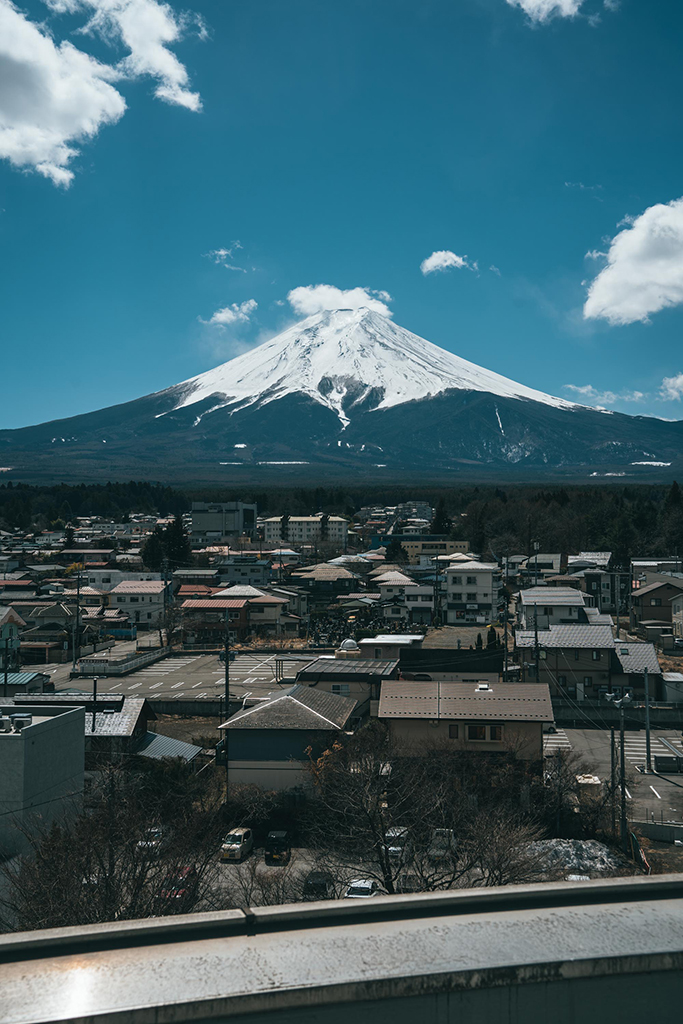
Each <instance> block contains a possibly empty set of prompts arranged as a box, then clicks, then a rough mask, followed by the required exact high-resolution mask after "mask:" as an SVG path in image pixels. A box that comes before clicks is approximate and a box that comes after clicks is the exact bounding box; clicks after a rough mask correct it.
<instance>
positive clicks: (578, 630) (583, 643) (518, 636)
mask: <svg viewBox="0 0 683 1024" xmlns="http://www.w3.org/2000/svg"><path fill="white" fill-rule="evenodd" d="M535 643H536V633H535V631H534V630H533V629H518V630H516V632H515V645H516V646H517V647H533V646H534V645H535ZM538 644H539V647H544V648H546V649H554V648H560V647H569V648H575V647H586V648H594V649H596V650H597V649H599V648H605V647H614V637H613V636H612V628H611V626H602V625H600V626H598V625H593V624H592V623H590V622H587V623H582V622H577V623H572V624H569V625H557V626H555V625H551V626H549V628H548V629H539V631H538Z"/></svg>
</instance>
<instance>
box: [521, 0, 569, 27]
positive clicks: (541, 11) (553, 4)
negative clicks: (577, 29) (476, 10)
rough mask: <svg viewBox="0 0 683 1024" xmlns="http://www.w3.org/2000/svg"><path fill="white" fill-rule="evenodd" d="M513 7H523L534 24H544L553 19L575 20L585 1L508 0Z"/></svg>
mask: <svg viewBox="0 0 683 1024" xmlns="http://www.w3.org/2000/svg"><path fill="white" fill-rule="evenodd" d="M507 2H508V4H509V5H510V6H511V7H521V9H522V10H523V11H524V13H525V14H526V15H528V17H529V19H530V20H531V21H532V22H536V23H539V24H542V23H543V22H545V21H549V20H550V19H551V18H556V17H558V18H574V17H576V15H577V14H578V13H579V10H580V8H581V5H582V3H583V0H507Z"/></svg>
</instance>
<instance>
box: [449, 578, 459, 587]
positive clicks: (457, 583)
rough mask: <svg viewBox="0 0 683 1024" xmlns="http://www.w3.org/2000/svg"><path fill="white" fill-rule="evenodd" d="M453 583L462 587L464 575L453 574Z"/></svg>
mask: <svg viewBox="0 0 683 1024" xmlns="http://www.w3.org/2000/svg"><path fill="white" fill-rule="evenodd" d="M451 583H452V584H453V586H454V587H461V586H462V576H453V578H452V579H451Z"/></svg>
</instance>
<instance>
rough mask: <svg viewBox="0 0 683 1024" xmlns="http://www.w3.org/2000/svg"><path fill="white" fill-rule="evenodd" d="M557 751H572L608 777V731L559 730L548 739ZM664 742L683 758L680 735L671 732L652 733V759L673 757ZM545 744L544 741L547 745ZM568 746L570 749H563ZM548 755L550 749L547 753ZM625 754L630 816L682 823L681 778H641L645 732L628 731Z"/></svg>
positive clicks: (682, 781)
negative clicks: (639, 767)
mask: <svg viewBox="0 0 683 1024" xmlns="http://www.w3.org/2000/svg"><path fill="white" fill-rule="evenodd" d="M616 736H617V765H618V763H619V753H618V745H619V731H618V730H617V732H616ZM548 739H552V740H553V741H554V743H553V745H554V746H555V748H556V749H557V747H560V748H561V749H570V748H571V749H572V750H573V751H574V752H575V753H577V754H578V755H579V756H580V757H581V758H582V759H583V760H584V761H585V763H586V766H587V768H588V769H589V770H592V771H594V772H595V773H596V774H597V775H599V776H600V778H602V779H607V780H609V777H610V732H609V729H566V730H562V729H558V732H557V734H556V736H554V737H549V738H548ZM663 740H666V741H667V743H669V744H671V745H672V746H673V747H674V748H675V749H676V750H678V751H679V752H680V753H681V755H682V756H683V742H682V740H681V734H680V732H676V731H675V730H672V729H653V730H652V756H653V757H654V756H655V755H665V756H669V757H670V756H672V753H671V750H670V748H669V747H667V746H666V744H665V743H664V742H662V741H663ZM547 742H548V740H546V743H547ZM566 744H569V747H567V746H566ZM546 752H547V753H551V752H552V751H551V750H550V749H546ZM624 754H625V759H626V780H627V781H626V796H627V802H628V808H629V814H630V815H631V816H632V817H633V818H634V819H636V820H638V821H646V820H652V818H653V817H654V820H655V821H679V822H683V776H677V775H672V776H670V777H657V776H652V775H649V776H648V775H643V774H641V773H640V772H639V771H638V770H637V767H636V766H637V765H644V764H645V731H644V730H636V731H631V730H629V731H627V732H626V734H625V742H624Z"/></svg>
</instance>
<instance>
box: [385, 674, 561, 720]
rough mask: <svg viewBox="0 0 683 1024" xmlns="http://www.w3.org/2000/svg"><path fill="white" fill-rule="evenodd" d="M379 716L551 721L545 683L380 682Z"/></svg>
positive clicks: (548, 692) (551, 716) (551, 714)
mask: <svg viewBox="0 0 683 1024" xmlns="http://www.w3.org/2000/svg"><path fill="white" fill-rule="evenodd" d="M378 716H379V718H429V719H434V720H437V719H460V718H468V719H477V718H478V719H496V720H498V721H508V722H509V721H517V722H552V721H553V707H552V703H551V700H550V691H549V689H548V687H547V685H546V684H545V683H493V684H492V685H490V686H489V688H488V689H487V690H478V689H477V684H476V683H451V682H431V683H416V682H407V681H405V680H398V681H394V680H391V681H385V682H383V683H382V692H381V694H380V698H379V712H378Z"/></svg>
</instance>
